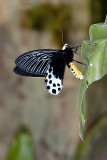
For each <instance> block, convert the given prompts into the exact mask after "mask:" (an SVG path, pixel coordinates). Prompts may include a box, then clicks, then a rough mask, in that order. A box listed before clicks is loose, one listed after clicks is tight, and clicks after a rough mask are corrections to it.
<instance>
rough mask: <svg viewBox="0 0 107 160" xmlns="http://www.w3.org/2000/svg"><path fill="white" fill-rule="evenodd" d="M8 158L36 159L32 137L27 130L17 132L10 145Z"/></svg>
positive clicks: (17, 159)
mask: <svg viewBox="0 0 107 160" xmlns="http://www.w3.org/2000/svg"><path fill="white" fill-rule="evenodd" d="M7 160H34V157H33V148H32V143H31V137H30V134H29V132H28V131H27V130H25V129H24V130H23V129H22V130H21V131H19V132H18V133H17V135H16V136H15V138H14V139H13V141H12V144H11V146H10V151H9V154H8V157H7Z"/></svg>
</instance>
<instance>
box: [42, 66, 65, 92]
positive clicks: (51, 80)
mask: <svg viewBox="0 0 107 160" xmlns="http://www.w3.org/2000/svg"><path fill="white" fill-rule="evenodd" d="M50 70H51V72H50ZM45 83H46V89H47V91H48V92H49V93H51V94H52V95H58V94H59V93H60V92H61V90H62V89H63V85H62V80H61V79H59V78H56V77H55V76H54V75H53V68H52V67H51V68H49V69H48V70H47V72H46V77H45Z"/></svg>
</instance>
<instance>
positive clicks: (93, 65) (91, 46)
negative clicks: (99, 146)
mask: <svg viewBox="0 0 107 160" xmlns="http://www.w3.org/2000/svg"><path fill="white" fill-rule="evenodd" d="M89 34H90V40H84V41H83V43H82V47H81V54H82V58H83V60H84V62H85V63H86V64H87V65H85V66H84V68H83V75H84V79H83V80H82V82H81V85H80V97H79V121H80V132H79V134H80V137H81V139H82V140H83V125H84V123H85V115H84V99H85V92H86V89H87V88H88V86H89V85H90V84H91V83H93V82H94V81H97V80H99V79H101V78H102V77H103V76H104V75H105V74H107V18H106V20H105V22H104V23H99V24H94V25H92V26H91V27H90V29H89ZM90 107H91V106H90Z"/></svg>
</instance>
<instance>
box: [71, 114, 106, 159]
mask: <svg viewBox="0 0 107 160" xmlns="http://www.w3.org/2000/svg"><path fill="white" fill-rule="evenodd" d="M104 159H107V115H105V116H104V117H103V118H101V120H99V121H98V122H97V123H96V124H94V126H93V127H92V128H90V131H89V132H88V134H87V136H86V138H85V141H84V143H83V142H81V143H80V145H79V146H78V148H77V151H76V154H75V158H74V160H104Z"/></svg>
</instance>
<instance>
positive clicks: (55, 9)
mask: <svg viewBox="0 0 107 160" xmlns="http://www.w3.org/2000/svg"><path fill="white" fill-rule="evenodd" d="M71 13H72V9H71V6H68V5H58V6H57V5H51V4H42V5H38V6H35V7H34V8H32V10H28V11H26V22H25V24H24V25H25V27H27V28H29V29H36V30H38V31H44V30H45V31H46V30H47V31H51V32H52V33H53V37H54V40H55V41H56V44H59V42H60V43H61V32H60V30H61V29H63V30H64V38H65V39H67V37H66V33H68V32H69V29H71V25H72V23H71Z"/></svg>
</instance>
